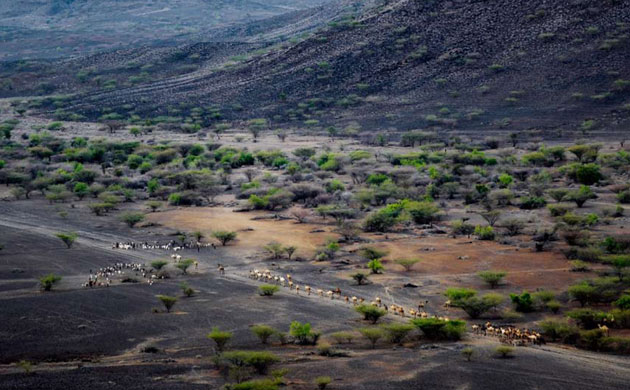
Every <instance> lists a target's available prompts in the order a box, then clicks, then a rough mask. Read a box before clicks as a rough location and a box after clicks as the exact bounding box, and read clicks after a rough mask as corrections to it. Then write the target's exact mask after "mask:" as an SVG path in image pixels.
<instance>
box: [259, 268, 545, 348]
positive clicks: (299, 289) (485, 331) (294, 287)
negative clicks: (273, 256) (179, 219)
mask: <svg viewBox="0 0 630 390" xmlns="http://www.w3.org/2000/svg"><path fill="white" fill-rule="evenodd" d="M249 277H250V278H251V279H253V280H257V281H262V282H265V283H272V284H276V285H279V286H281V287H286V288H288V289H289V290H291V291H294V292H295V293H296V294H298V295H300V293H302V294H305V295H307V296H310V295H317V296H319V297H327V298H329V299H331V300H334V299H337V300H341V301H343V302H345V303H348V304H352V305H355V306H356V305H361V304H365V302H366V300H365V299H364V298H361V297H356V296H348V295H343V294H342V293H341V290H340V289H339V288H338V287H337V288H334V289H321V288H316V289H313V288H312V287H311V286H309V285H305V284H302V285H300V284H299V283H297V282H296V281H295V280H294V279H293V277H292V276H291V275H290V274H287V275H274V274H273V273H272V272H271V271H270V270H262V271H261V270H257V269H252V270H250V271H249ZM427 303H428V301H423V302H420V303H419V304H418V308H417V310H416V309H415V308H413V309H412V308H405V307H403V306H400V305H397V304H394V303H391V304H390V305H389V306H388V305H386V304H384V303H383V301H382V299H381V298H380V297H375V298H374V299H371V300H369V304H370V305H372V306H375V307H380V308H382V309H384V310H385V311H386V312H389V313H393V314H394V315H398V316H401V317H407V316H408V317H410V318H429V317H431V318H437V319H439V320H444V321H448V320H449V318H448V317H442V316H436V315H430V314H429V313H427V312H426V311H425V306H426V305H427ZM472 330H473V333H474V334H476V335H483V336H493V337H497V338H498V339H499V341H500V342H502V343H505V344H511V345H517V346H521V345H527V344H536V345H541V344H544V343H545V340H544V338H543V337H542V335H541V334H540V333H538V332H536V331H534V330H530V329H519V328H516V327H513V326H499V325H494V324H492V323H490V322H486V323H484V324H479V325H477V324H474V325H472Z"/></svg>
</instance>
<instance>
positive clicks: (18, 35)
mask: <svg viewBox="0 0 630 390" xmlns="http://www.w3.org/2000/svg"><path fill="white" fill-rule="evenodd" d="M325 1H326V0H291V1H289V0H266V1H257V0H153V1H146V0H123V1H120V0H115V1H113V0H24V1H2V2H0V26H2V27H1V28H0V40H1V41H3V45H1V48H0V60H12V59H24V58H50V57H63V56H68V55H80V54H87V53H95V52H98V51H102V50H112V49H117V48H125V47H138V46H141V45H147V44H164V43H175V42H179V43H181V42H190V41H191V40H193V39H195V40H197V41H201V40H203V38H202V37H203V36H204V35H205V34H207V33H208V31H210V30H213V29H217V28H226V27H231V26H234V25H238V24H241V23H247V22H252V21H257V20H261V19H266V18H270V17H274V16H277V15H280V14H286V13H290V12H293V11H299V10H303V9H307V8H310V7H315V6H317V5H319V4H321V3H324V2H325ZM51 42H54V43H53V44H51Z"/></svg>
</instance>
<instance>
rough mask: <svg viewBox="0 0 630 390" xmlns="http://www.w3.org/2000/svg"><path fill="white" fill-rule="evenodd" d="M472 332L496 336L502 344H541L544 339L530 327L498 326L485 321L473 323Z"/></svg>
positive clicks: (543, 342)
mask: <svg viewBox="0 0 630 390" xmlns="http://www.w3.org/2000/svg"><path fill="white" fill-rule="evenodd" d="M472 330H473V333H474V334H477V335H483V336H494V337H498V338H499V341H500V342H502V343H504V344H510V345H515V346H524V345H527V344H533V345H542V344H545V339H544V337H542V335H541V334H540V333H538V332H536V331H534V330H531V329H518V328H515V327H513V326H499V325H493V324H492V323H490V322H486V323H485V324H481V325H476V324H475V325H473V326H472Z"/></svg>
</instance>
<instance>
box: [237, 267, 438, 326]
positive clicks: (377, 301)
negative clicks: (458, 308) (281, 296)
mask: <svg viewBox="0 0 630 390" xmlns="http://www.w3.org/2000/svg"><path fill="white" fill-rule="evenodd" d="M249 277H250V278H251V279H253V280H258V281H263V282H266V283H272V284H277V285H279V286H281V287H288V288H289V290H292V291H295V293H296V294H298V295H300V292H303V293H305V294H306V295H307V296H310V295H311V294H316V295H317V296H319V297H322V298H323V297H326V298H328V299H331V300H334V299H338V300H342V301H344V302H345V303H348V304H352V305H354V306H356V305H362V304H365V302H366V300H365V298H362V297H356V296H352V297H350V296H348V295H343V294H342V293H341V289H339V287H337V288H335V289H332V290H323V289H319V288H318V289H316V290H313V288H312V287H311V286H308V285H302V286H301V285H300V284H298V283H296V282H295V281H294V280H293V278H292V277H291V275H289V274H287V275H286V276H281V275H274V274H272V273H271V271H270V270H263V271H260V270H257V269H253V270H250V271H249ZM368 303H369V304H370V305H372V306H375V307H380V308H382V309H384V310H385V311H387V312H389V313H393V314H394V315H398V316H400V317H403V318H404V317H409V318H429V317H433V318H438V319H440V320H444V321H448V320H449V318H448V317H439V316H435V315H433V316H431V315H430V314H429V313H427V312H426V311H425V310H424V308H425V306H426V304H427V303H428V301H424V302H421V303H419V304H418V308H417V310H416V309H409V308H404V307H403V306H400V305H396V304H394V303H392V304H390V305H389V306H388V305H386V304H384V303H383V301H382V299H381V298H380V297H375V298H374V299H372V300H370V301H368Z"/></svg>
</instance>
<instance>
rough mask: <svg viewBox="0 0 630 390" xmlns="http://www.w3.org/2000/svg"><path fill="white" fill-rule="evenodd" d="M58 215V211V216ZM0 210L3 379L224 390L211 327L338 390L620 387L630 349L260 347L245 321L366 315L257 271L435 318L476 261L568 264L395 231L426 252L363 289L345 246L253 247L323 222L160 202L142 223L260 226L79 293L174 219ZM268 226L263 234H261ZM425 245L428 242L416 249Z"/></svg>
mask: <svg viewBox="0 0 630 390" xmlns="http://www.w3.org/2000/svg"><path fill="white" fill-rule="evenodd" d="M131 207H134V206H131ZM61 210H63V211H65V212H66V213H67V215H60V214H59V211H61ZM213 213H214V214H213ZM0 215H1V216H2V217H0V236H1V237H2V242H3V243H5V248H4V249H3V250H2V251H1V252H0V307H1V308H2V309H1V317H2V321H0V339H1V340H2V348H1V349H0V363H1V364H0V389H64V390H73V389H118V388H124V389H127V390H128V389H149V388H151V389H208V388H211V389H214V388H219V387H220V386H222V385H223V384H224V383H225V379H224V378H223V377H222V376H221V375H220V374H219V373H218V372H217V371H216V370H215V369H214V368H213V365H212V363H211V359H210V358H211V356H212V355H213V353H214V352H213V347H212V343H211V342H210V341H209V340H208V339H207V338H206V337H205V334H206V333H207V332H208V331H209V330H210V329H211V328H212V327H213V326H219V327H221V328H222V329H229V330H231V331H233V332H234V336H235V337H234V340H233V341H232V343H231V348H234V349H237V348H238V349H267V350H270V351H273V352H275V353H277V354H278V355H280V356H281V358H282V361H281V363H279V364H278V365H277V367H282V368H287V369H288V370H289V374H287V376H286V380H287V383H288V386H287V388H290V389H312V388H314V385H313V380H314V378H315V377H317V376H320V375H329V376H331V377H332V378H333V384H332V385H331V388H334V389H383V388H387V389H409V388H414V389H504V388H506V387H510V388H513V389H532V388H544V389H566V388H572V389H600V388H601V389H624V388H626V385H627V383H628V380H629V379H630V359H628V358H626V357H619V356H608V355H599V354H593V353H587V352H583V351H576V350H572V349H566V348H560V347H557V346H550V345H547V346H544V347H527V348H518V349H517V350H516V352H515V357H514V358H512V359H497V358H495V357H494V354H493V348H494V347H495V346H496V345H497V344H496V341H494V340H493V339H490V338H487V339H486V338H476V337H473V336H468V338H467V340H465V341H464V342H463V343H456V344H455V343H443V344H426V343H422V342H421V343H414V344H409V345H406V346H405V347H395V348H392V347H391V346H388V345H386V344H384V343H379V344H378V345H377V349H375V350H371V349H370V348H369V347H368V346H367V345H366V344H365V343H364V342H363V341H360V340H358V341H355V342H354V344H352V345H343V346H341V347H340V348H341V349H344V350H348V351H349V356H348V357H339V358H324V357H320V356H318V355H317V354H316V350H315V349H314V348H313V347H295V346H280V345H278V344H277V343H275V342H274V343H273V344H271V345H269V346H262V345H261V344H260V343H259V342H258V341H257V340H256V339H255V337H254V336H253V335H252V334H251V332H250V331H249V326H251V325H253V324H256V323H265V324H269V325H272V326H274V327H276V328H278V329H282V330H287V329H288V326H289V323H290V322H291V321H292V320H298V321H309V322H311V323H312V324H313V326H314V328H315V329H317V330H320V331H322V332H323V334H324V335H326V334H327V333H330V332H333V331H338V330H347V329H351V328H354V327H358V326H364V325H365V324H363V323H362V322H361V321H360V319H359V317H358V316H357V315H356V314H355V313H353V311H352V310H351V308H350V307H348V306H346V305H345V304H344V303H342V302H340V301H337V300H335V301H330V300H328V299H322V298H317V297H313V296H311V297H304V296H296V295H295V294H293V293H289V292H288V291H286V290H284V291H282V292H281V293H279V294H278V295H276V296H274V297H271V298H263V297H260V296H258V295H257V294H256V288H257V283H256V282H254V281H252V280H250V279H248V278H247V277H246V274H247V270H248V269H249V268H253V267H258V268H263V267H266V268H271V269H272V270H274V272H278V273H287V272H290V273H292V274H293V275H294V278H295V279H296V280H297V281H299V282H300V283H308V284H311V285H312V286H314V287H320V286H321V287H326V286H335V285H338V286H340V288H341V289H342V290H343V291H344V294H353V295H358V296H365V297H366V298H370V297H373V296H376V295H383V294H389V296H388V295H383V299H384V300H386V301H389V300H391V301H396V302H401V303H404V304H409V305H410V304H412V303H413V302H416V301H417V300H418V299H419V297H421V296H427V297H428V298H429V299H430V300H431V305H430V306H431V307H430V309H431V308H432V310H433V311H434V312H437V313H444V312H445V311H443V310H442V309H441V303H442V301H443V297H441V296H440V294H439V291H443V288H444V286H445V284H446V285H448V284H449V283H450V282H451V281H455V280H456V279H458V278H459V279H461V280H463V281H464V283H463V284H464V285H465V284H466V281H467V280H468V281H469V282H470V283H473V282H472V281H473V280H475V279H476V278H475V277H474V276H472V275H469V274H470V273H471V272H474V271H476V270H477V269H479V268H480V267H481V268H483V267H485V266H487V265H488V264H485V263H484V262H496V263H491V264H493V265H494V264H497V265H505V267H504V268H505V269H507V270H508V271H513V272H517V271H518V270H523V271H526V270H527V268H528V267H531V268H532V269H533V268H535V267H536V268H537V267H539V266H544V267H546V269H547V271H546V272H552V273H554V274H558V276H557V277H558V278H560V277H567V276H564V274H569V272H567V271H565V272H564V273H563V272H561V271H553V270H554V269H560V268H563V267H564V266H566V264H565V262H564V261H563V260H562V259H561V258H558V257H556V256H555V255H551V254H542V255H538V254H534V253H531V252H529V251H528V250H526V249H522V248H521V249H519V250H518V251H516V249H515V248H511V247H509V246H500V245H497V244H489V243H477V242H475V243H474V244H464V243H463V242H464V241H465V240H463V239H462V240H460V239H458V240H454V239H450V238H447V237H441V236H427V237H423V238H421V239H417V238H416V239H414V238H411V237H407V238H404V239H403V241H402V242H405V251H409V252H405V254H407V253H408V254H411V253H417V252H418V251H420V253H419V255H421V257H422V258H423V259H425V261H423V262H422V263H421V264H419V265H418V266H417V267H416V268H415V269H414V272H412V273H410V274H405V273H403V272H402V271H399V270H396V269H395V268H392V270H391V272H389V271H388V272H387V273H386V274H384V275H383V276H378V277H375V278H374V282H373V283H372V284H370V285H367V286H360V287H359V286H355V285H352V284H351V283H350V282H349V281H348V280H347V278H346V277H345V275H346V274H347V273H349V272H351V270H352V268H354V267H356V266H358V264H356V262H355V260H353V256H355V255H354V254H352V253H350V252H349V251H347V252H344V253H342V254H341V255H340V259H341V260H343V259H347V260H348V262H349V263H350V264H345V263H344V262H341V261H340V262H337V261H335V262H333V263H313V262H310V261H291V262H289V261H286V260H283V261H279V262H276V263H274V262H272V261H269V260H264V256H262V255H261V254H260V248H259V244H260V243H261V242H264V241H266V240H268V239H269V238H270V237H274V238H275V237H277V238H278V240H279V241H281V242H285V241H284V240H283V239H290V242H291V243H293V244H296V245H298V246H302V247H304V248H308V245H313V246H316V245H318V244H319V243H320V242H323V240H325V238H326V237H327V236H328V234H327V233H324V234H322V233H309V232H310V231H311V230H313V228H322V225H318V224H312V225H309V224H304V225H299V224H294V223H293V222H291V221H275V220H274V221H272V220H265V221H251V218H252V217H253V214H251V213H248V214H245V213H232V212H231V211H228V210H225V209H224V210H208V209H205V208H197V209H182V210H176V211H166V212H162V213H156V214H155V217H153V216H152V219H153V218H156V220H162V221H163V222H162V223H164V224H165V225H166V221H171V222H170V223H175V222H176V221H177V223H176V224H177V225H178V228H180V229H182V230H188V229H189V228H190V229H191V230H192V228H193V227H196V228H199V229H202V230H206V229H208V231H209V230H211V229H216V228H218V227H219V226H225V227H226V228H229V227H233V228H235V229H236V228H238V227H239V226H244V227H248V226H249V227H253V228H254V230H253V231H250V232H242V234H241V236H240V239H239V240H238V242H236V243H235V244H234V245H231V246H228V247H225V248H223V247H219V248H217V249H216V250H213V249H210V248H209V249H204V250H202V251H201V252H199V253H197V252H196V251H192V250H190V251H184V253H183V255H184V256H185V257H195V258H196V259H198V260H199V262H200V267H199V269H197V270H192V271H191V272H190V275H188V276H183V275H181V273H177V272H176V271H175V269H174V268H173V267H172V265H169V266H167V269H168V270H169V273H170V274H171V276H172V277H171V278H169V279H166V280H159V281H158V282H157V283H156V284H155V285H153V286H149V285H148V284H145V283H138V284H124V285H123V284H120V283H115V284H114V285H113V286H112V287H110V288H100V289H85V288H82V287H80V285H81V283H83V282H84V281H85V280H86V277H87V274H88V273H89V270H90V269H95V268H98V267H102V266H106V265H110V264H112V263H113V262H116V261H127V262H131V261H142V262H149V261H151V260H154V259H157V258H168V255H169V253H166V252H161V251H142V250H136V251H114V250H112V249H111V242H113V241H125V240H135V241H144V240H150V241H153V240H161V241H166V240H169V239H171V238H173V236H172V234H173V233H174V230H173V229H169V228H167V227H164V226H157V225H150V224H149V225H150V226H146V227H142V228H136V229H129V228H127V227H126V226H125V225H123V224H122V223H121V222H119V221H117V220H116V218H112V217H94V216H92V215H91V214H90V213H89V212H88V211H87V209H86V207H85V204H82V203H77V204H76V207H74V208H73V207H71V206H70V205H68V204H66V205H48V204H47V203H45V202H43V201H39V200H31V201H17V202H2V203H0ZM195 215H197V216H198V218H197V219H195V218H194V216H195ZM211 215H215V218H217V219H216V220H214V219H213V217H211ZM177 218H182V219H181V220H177ZM185 220H188V221H198V222H195V223H194V224H193V225H194V226H193V225H191V226H181V225H179V224H180V221H182V222H181V223H183V221H185ZM221 224H224V225H221ZM323 227H324V229H329V228H330V227H327V226H323ZM68 230H73V231H76V232H77V233H78V234H79V239H78V241H77V243H76V244H75V246H74V247H73V248H72V249H65V248H64V246H63V244H62V243H61V242H60V241H59V240H58V239H56V238H55V237H54V236H53V235H54V233H55V232H58V231H68ZM267 231H269V234H270V235H268V234H267ZM262 232H265V234H264V237H265V239H264V240H263V239H260V238H256V236H258V235H261V234H260V233H262ZM285 235H286V236H288V238H287V237H284V236H285ZM311 236H314V237H315V238H312V237H311ZM401 237H402V236H401ZM396 238H398V237H391V238H390V240H389V241H385V239H384V237H383V236H380V237H379V236H374V237H372V239H373V240H374V241H375V242H374V244H378V245H383V246H388V245H394V244H395V243H396V241H395V239H396ZM377 240H380V241H377ZM425 246H426V247H430V248H431V247H435V248H436V250H435V251H428V252H425V251H422V250H421V249H422V248H423V247H425ZM459 247H465V248H467V249H466V251H467V253H470V259H469V260H466V261H463V260H457V259H456V258H455V259H452V258H451V256H454V255H455V253H457V248H459ZM469 248H470V249H469ZM472 248H474V249H472ZM305 250H306V249H305ZM392 250H393V249H392ZM402 254H403V253H401V255H402ZM303 256H304V257H306V253H304V254H303ZM488 257H492V259H490V260H488ZM495 257H496V259H495ZM439 259H442V261H440V260H439ZM508 260H511V261H508ZM441 262H449V265H440V263H441ZM450 262H452V263H453V265H450ZM217 263H222V264H226V275H225V276H224V277H221V276H219V275H218V274H217V272H216V264H217ZM528 264H529V265H528ZM48 272H55V273H58V274H61V275H62V276H63V277H64V279H63V280H62V281H61V283H60V284H59V286H57V287H56V288H55V290H54V291H52V292H50V293H42V292H39V291H38V287H37V280H36V278H37V277H38V276H41V275H42V274H45V273H48ZM524 274H525V272H524ZM535 277H536V276H535V275H533V276H527V277H525V276H523V277H522V280H523V281H522V282H521V281H520V280H521V277H520V276H519V277H515V278H512V277H511V278H508V284H507V286H505V287H502V288H501V292H502V293H505V292H507V291H512V290H518V289H520V288H521V287H523V286H527V283H533V282H532V281H533V280H534V279H535ZM407 279H409V280H412V281H415V282H416V283H418V284H419V286H420V288H417V289H413V288H412V289H409V288H403V287H402V285H401V283H402V282H403V281H406V280H407ZM546 280H549V282H548V283H549V284H548V286H553V285H554V283H564V282H554V281H553V277H549V278H545V279H544V280H542V281H541V283H542V284H543V285H546V283H547V282H546ZM182 281H186V282H188V283H189V284H190V285H191V286H192V287H193V288H194V289H195V290H196V291H197V294H196V295H195V296H194V297H192V298H184V297H181V293H180V290H179V283H180V282H182ZM474 283H478V282H477V281H475V282H474ZM521 283H523V284H522V285H521ZM471 285H473V286H476V285H475V284H471ZM546 286H547V285H546ZM476 287H481V286H476ZM156 294H171V295H177V296H180V298H179V301H178V303H177V304H176V306H175V307H174V310H173V312H172V313H171V314H166V313H158V314H155V313H153V312H152V309H153V308H157V307H158V303H157V301H156V299H155V295H156ZM448 313H450V315H453V316H457V315H460V313H457V312H455V311H452V312H448ZM389 320H394V319H389ZM465 344H472V345H474V347H475V350H476V355H475V356H474V358H473V361H472V362H466V361H465V360H464V359H463V358H462V357H461V352H460V350H461V348H463V347H464V345H465ZM146 346H155V347H156V348H157V349H158V350H159V352H158V353H154V354H149V353H142V352H141V350H142V349H143V348H144V347H146ZM21 359H26V360H29V361H33V362H35V363H36V364H35V365H34V368H33V372H32V373H31V374H25V373H23V371H22V370H21V369H20V368H18V367H17V366H16V365H15V362H17V361H19V360H21Z"/></svg>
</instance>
